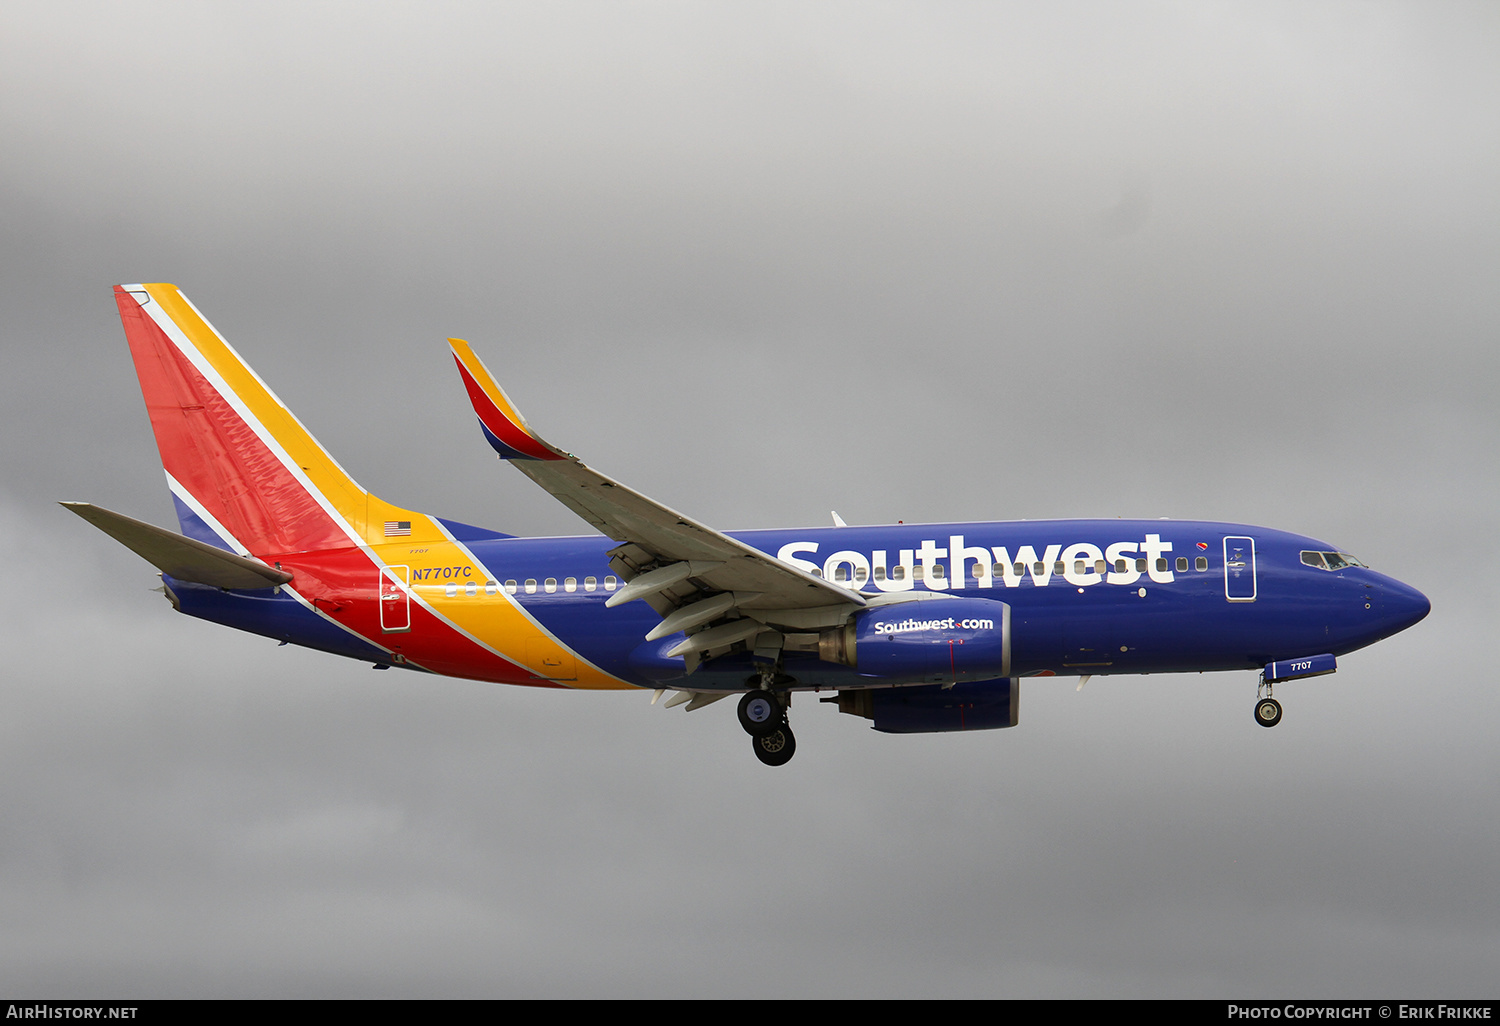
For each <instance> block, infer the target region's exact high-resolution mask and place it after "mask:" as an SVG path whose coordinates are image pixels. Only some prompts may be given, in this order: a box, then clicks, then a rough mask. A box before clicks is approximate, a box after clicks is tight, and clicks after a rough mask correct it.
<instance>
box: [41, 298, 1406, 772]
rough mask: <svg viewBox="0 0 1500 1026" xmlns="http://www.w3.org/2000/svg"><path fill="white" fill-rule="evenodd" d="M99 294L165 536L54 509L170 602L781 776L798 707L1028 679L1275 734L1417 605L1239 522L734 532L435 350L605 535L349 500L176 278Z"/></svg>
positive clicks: (516, 456)
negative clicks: (114, 330) (1286, 711)
mask: <svg viewBox="0 0 1500 1026" xmlns="http://www.w3.org/2000/svg"><path fill="white" fill-rule="evenodd" d="M115 299H116V301H117V303H118V305H119V308H120V317H121V319H122V321H123V322H124V326H125V336H126V339H127V340H128V341H129V343H130V350H131V355H132V356H133V358H134V360H135V367H136V373H137V374H138V376H139V378H140V383H141V391H142V392H143V393H144V396H145V400H146V409H147V411H148V413H149V414H150V417H151V427H152V429H153V431H154V432H155V434H156V443H157V447H158V449H159V450H160V452H161V459H162V464H163V466H164V467H165V469H166V473H167V484H168V487H169V488H170V489H171V493H172V498H173V501H174V503H175V505H176V508H177V517H178V521H179V524H180V526H181V533H178V532H174V531H169V530H165V529H163V528H159V527H154V526H152V525H150V524H146V523H142V522H141V521H138V520H134V519H131V518H130V517H126V516H122V515H121V514H118V513H113V512H111V511H109V510H106V509H103V508H101V507H98V506H94V505H91V504H89V503H64V505H66V506H67V507H68V508H69V509H71V510H72V511H73V512H75V513H77V514H78V515H79V516H81V517H83V518H84V519H85V520H88V521H89V522H90V523H92V524H94V525H95V526H97V527H99V528H100V529H101V530H103V531H105V532H106V533H108V534H109V535H111V536H112V537H114V538H116V539H117V540H119V541H120V542H122V543H124V544H125V545H127V546H128V547H130V548H131V549H132V550H134V551H135V552H137V553H139V554H140V555H141V556H144V557H145V558H146V559H147V560H148V561H150V562H151V563H152V564H153V565H155V566H156V567H157V568H158V569H159V570H160V571H161V579H162V583H163V584H164V585H165V591H166V595H167V598H168V599H169V600H170V601H171V603H172V605H173V607H174V608H176V609H177V610H179V611H180V612H183V613H187V614H188V615H190V616H197V617H202V618H203V619H206V620H213V621H215V622H218V623H222V624H226V625H228V626H230V627H236V628H238V629H240V630H244V631H250V632H252V633H255V634H262V635H265V636H266V637H269V638H275V639H277V640H278V641H282V642H290V643H292V644H297V645H305V646H307V647H309V648H316V649H321V650H323V651H325V652H332V653H334V654H336V655H342V656H348V657H350V658H352V659H361V660H365V661H367V662H369V663H371V664H373V665H374V666H375V667H376V668H377V669H385V668H387V667H391V666H396V667H401V668H402V669H408V670H420V671H423V672H427V673H438V674H446V675H448V676H453V677H467V678H470V679H473V680H481V681H492V682H496V683H505V684H526V685H533V686H538V687H564V688H601V689H602V688H611V689H645V690H650V691H653V692H655V693H656V694H657V695H658V696H660V695H661V694H662V693H663V692H665V691H667V690H671V691H674V692H676V694H675V695H674V696H673V697H672V699H670V700H669V701H668V703H667V704H669V705H675V704H681V703H684V702H685V703H687V706H688V708H689V709H695V708H698V707H701V706H703V705H707V704H708V703H710V702H713V701H716V700H718V699H720V698H724V697H726V696H729V695H739V696H740V699H739V720H740V724H741V725H742V726H743V727H744V729H745V731H746V733H748V734H749V735H750V737H751V740H752V746H753V748H754V751H755V754H756V756H757V757H759V759H760V760H761V761H762V762H764V763H766V764H768V765H773V766H778V765H782V764H783V763H785V762H787V760H789V759H790V758H791V757H792V753H793V751H794V749H795V744H796V742H795V740H794V738H793V736H792V731H791V727H790V725H789V724H788V720H787V710H788V708H789V706H790V704H791V698H792V695H793V694H795V693H797V692H807V691H811V692H826V693H827V695H826V697H824V698H823V699H822V701H825V702H832V703H835V704H836V705H837V707H838V709H839V711H841V712H845V713H851V714H853V715H856V716H862V717H865V718H867V719H869V720H871V721H872V725H873V727H874V728H875V729H876V730H880V731H887V732H893V733H915V732H931V731H953V730H986V729H991V728H997V727H1012V726H1015V725H1016V722H1017V719H1018V711H1019V709H1018V703H1019V698H1020V681H1021V680H1022V678H1025V677H1047V676H1053V675H1059V674H1061V675H1065V676H1079V677H1083V678H1087V677H1090V676H1094V675H1104V674H1119V673H1171V672H1187V671H1204V670H1260V671H1261V676H1260V682H1259V690H1258V696H1257V701H1256V704H1255V718H1256V720H1257V721H1258V722H1259V723H1261V724H1263V725H1264V726H1268V727H1270V726H1274V725H1275V724H1276V723H1277V722H1279V721H1280V719H1281V705H1280V703H1278V702H1277V700H1276V699H1275V698H1274V697H1273V696H1272V686H1273V685H1274V684H1277V683H1280V682H1282V681H1288V680H1295V679H1298V678H1301V677H1311V676H1316V675H1319V674H1324V673H1332V672H1333V671H1334V670H1335V668H1336V658H1337V657H1338V656H1340V655H1342V654H1344V653H1346V652H1352V651H1354V650H1355V649H1358V648H1363V647H1364V646H1366V645H1369V644H1372V643H1374V642H1376V641H1379V640H1380V639H1382V638H1385V637H1389V636H1390V635H1392V634H1395V633H1396V632H1397V631H1400V630H1404V629H1405V628H1407V627H1410V626H1411V625H1412V624H1414V623H1416V622H1417V621H1418V620H1420V619H1422V617H1424V616H1426V615H1427V612H1428V608H1429V607H1428V602H1427V599H1426V598H1424V597H1423V596H1422V595H1421V594H1420V593H1419V592H1417V591H1416V590H1415V589H1413V588H1410V587H1408V586H1406V585H1404V584H1402V583H1400V582H1399V581H1395V580H1393V579H1391V578H1389V577H1386V576H1384V575H1382V574H1379V573H1376V572H1375V571H1374V570H1371V569H1368V568H1367V567H1366V566H1365V565H1364V564H1363V563H1361V562H1360V561H1359V560H1357V559H1355V558H1354V557H1353V556H1351V555H1349V554H1348V553H1346V552H1341V551H1340V550H1339V549H1338V547H1337V546H1334V545H1329V544H1326V543H1324V542H1321V541H1316V540H1314V539H1312V538H1303V537H1300V536H1298V535H1294V534H1287V533H1286V532H1283V531H1271V530H1266V529H1264V528H1259V527H1248V526H1245V525H1243V524H1218V523H1203V522H1195V521H1177V520H1148V521H1131V520H1056V521H1027V522H1020V523H1014V522H1013V523H1005V522H1001V523H960V524H896V525H887V526H881V527H847V526H845V525H844V524H843V522H842V521H840V520H838V519H837V517H835V523H836V526H833V527H823V528H818V529H809V530H798V531H741V532H735V533H723V532H720V531H716V530H714V529H713V528H710V527H707V526H705V525H703V524H700V523H698V522H697V521H695V520H693V519H691V518H690V517H687V516H684V515H682V514H681V513H677V512H675V511H673V510H671V509H668V508H667V507H665V506H663V505H661V504H659V503H657V502H654V501H653V500H651V499H648V498H646V497H645V496H644V495H641V494H640V493H639V492H635V491H632V490H631V489H630V488H628V487H626V486H625V485H623V484H621V483H619V482H618V481H614V480H612V479H611V478H608V477H605V476H604V475H603V474H601V473H599V472H598V471H596V470H594V469H592V468H591V467H589V466H587V465H586V464H584V463H583V462H582V461H581V460H579V459H578V458H577V457H576V456H573V455H572V454H570V453H566V452H564V451H562V450H561V449H558V448H556V447H554V446H552V445H550V444H548V443H547V442H545V441H543V440H542V439H541V438H540V437H539V436H538V435H537V434H536V433H535V432H534V431H532V430H531V429H530V428H529V427H528V426H527V424H526V421H525V420H524V419H523V418H522V417H521V415H520V414H519V413H518V412H517V411H516V409H515V407H514V406H513V405H512V404H511V402H510V400H509V398H507V396H506V394H505V392H504V391H502V390H501V388H500V386H499V385H498V384H497V383H496V382H495V379H494V378H493V377H491V375H490V373H489V371H488V370H487V369H486V368H485V366H484V365H483V364H482V363H480V361H479V359H478V357H476V356H475V355H474V353H473V352H472V351H471V350H470V348H469V346H468V344H467V343H466V342H463V341H460V340H458V339H450V340H449V341H450V344H451V346H452V349H453V356H454V359H455V362H456V363H457V367H458V373H459V376H460V378H461V379H462V383H463V387H464V389H465V390H466V391H467V393H468V396H469V399H470V401H471V402H472V403H473V405H474V410H475V412H476V413H477V414H478V417H479V424H480V427H481V429H482V430H483V432H484V436H485V438H486V439H487V440H488V441H489V443H490V445H491V446H493V447H494V449H495V450H496V451H497V452H498V453H499V454H500V457H501V458H502V459H504V460H507V461H509V462H510V463H511V464H512V465H513V466H515V467H516V469H518V470H520V471H521V472H522V473H523V474H525V475H526V476H527V477H529V478H531V479H532V480H533V481H535V482H536V483H537V484H539V485H541V486H542V487H543V488H545V489H546V490H547V491H548V492H550V493H551V494H552V495H553V496H554V497H555V498H557V500H558V501H559V502H561V503H562V504H563V505H565V506H567V507H568V508H569V509H571V510H572V511H573V512H574V513H577V514H578V515H579V516H580V517H582V518H583V519H584V520H585V521H587V522H588V525H589V527H590V528H591V529H592V530H594V531H597V532H598V534H586V535H579V536H575V537H564V538H517V537H512V536H511V535H507V534H501V533H499V532H497V531H491V530H485V529H482V528H478V527H470V526H468V525H466V524H460V523H456V522H454V521H451V520H444V519H440V518H438V517H434V516H428V515H426V514H422V513H416V512H413V511H411V510H407V509H401V508H399V507H396V506H393V505H391V504H390V503H388V502H385V501H384V500H382V499H378V498H376V497H375V496H374V495H371V494H370V493H369V492H367V491H365V490H364V489H363V488H361V487H360V486H359V485H358V484H356V483H355V482H354V480H353V479H352V478H351V477H350V476H349V475H348V474H347V473H346V472H345V471H344V469H343V468H342V467H341V466H339V464H338V463H337V462H336V461H335V460H334V459H333V457H332V456H330V455H329V454H328V453H327V452H326V451H325V450H324V449H323V448H322V446H320V445H319V444H318V443H317V442H316V441H315V440H314V439H313V437H312V436H311V435H310V434H309V433H308V432H307V429H306V428H304V427H303V426H302V424H301V423H300V422H299V421H298V420H297V418H296V417H294V416H293V415H292V413H291V412H290V411H289V410H288V409H287V408H286V407H285V406H284V405H283V404H282V403H281V401H280V400H279V399H277V398H276V396H275V395H274V394H273V393H272V392H271V390H270V389H269V388H268V387H267V386H266V384H265V382H263V381H262V380H261V379H260V378H259V377H258V376H257V375H256V374H255V372H254V371H253V370H251V369H250V367H249V366H248V365H247V364H246V363H245V362H244V361H243V360H242V359H241V358H240V356H239V354H238V353H236V352H235V350H234V349H232V348H231V347H230V345H229V343H228V342H226V341H225V340H224V338H223V337H222V336H221V335H219V333H218V332H217V331H215V330H214V328H213V327H212V325H210V324H209V323H208V321H206V320H205V319H204V318H203V316H202V315H201V314H199V312H198V310H197V308H196V307H194V306H193V305H192V303H190V302H189V301H188V299H187V297H185V296H184V295H183V294H182V293H181V292H180V291H178V289H177V288H176V286H173V285H121V286H118V287H116V289H115ZM653 701H654V699H653Z"/></svg>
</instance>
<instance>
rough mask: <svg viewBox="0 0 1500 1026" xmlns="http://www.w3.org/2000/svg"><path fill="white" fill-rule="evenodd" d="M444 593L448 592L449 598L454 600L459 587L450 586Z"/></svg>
mask: <svg viewBox="0 0 1500 1026" xmlns="http://www.w3.org/2000/svg"><path fill="white" fill-rule="evenodd" d="M443 591H445V592H447V594H448V597H449V598H452V597H453V596H455V595H457V594H458V585H456V584H450V585H448V586H447V587H446V588H444V589H443Z"/></svg>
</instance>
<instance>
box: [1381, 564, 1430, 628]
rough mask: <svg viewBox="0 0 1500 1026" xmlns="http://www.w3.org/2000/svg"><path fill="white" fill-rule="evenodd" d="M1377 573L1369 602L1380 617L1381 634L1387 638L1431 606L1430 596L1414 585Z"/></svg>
mask: <svg viewBox="0 0 1500 1026" xmlns="http://www.w3.org/2000/svg"><path fill="white" fill-rule="evenodd" d="M1374 576H1375V580H1374V581H1373V582H1372V583H1371V585H1370V604H1371V606H1372V607H1373V608H1372V610H1371V611H1372V612H1373V613H1375V615H1376V617H1377V618H1378V620H1379V624H1380V636H1381V637H1383V638H1388V637H1390V636H1391V635H1392V634H1396V633H1399V632H1400V631H1404V630H1406V628H1408V627H1410V626H1411V625H1412V624H1414V623H1416V622H1417V621H1419V620H1421V619H1422V617H1424V616H1426V615H1427V614H1428V613H1429V612H1430V611H1431V610H1432V603H1431V602H1428V601H1427V596H1426V595H1423V594H1422V593H1421V592H1420V591H1418V590H1417V589H1416V588H1413V587H1412V586H1411V585H1409V584H1402V583H1401V582H1400V581H1398V580H1396V579H1395V578H1392V577H1386V576H1384V575H1382V574H1376V575H1374Z"/></svg>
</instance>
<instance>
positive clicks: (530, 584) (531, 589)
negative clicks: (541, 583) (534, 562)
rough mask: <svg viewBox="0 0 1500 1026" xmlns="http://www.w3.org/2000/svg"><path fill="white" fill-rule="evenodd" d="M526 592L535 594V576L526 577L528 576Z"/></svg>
mask: <svg viewBox="0 0 1500 1026" xmlns="http://www.w3.org/2000/svg"><path fill="white" fill-rule="evenodd" d="M526 594H528V595H535V594H536V578H535V577H528V578H526Z"/></svg>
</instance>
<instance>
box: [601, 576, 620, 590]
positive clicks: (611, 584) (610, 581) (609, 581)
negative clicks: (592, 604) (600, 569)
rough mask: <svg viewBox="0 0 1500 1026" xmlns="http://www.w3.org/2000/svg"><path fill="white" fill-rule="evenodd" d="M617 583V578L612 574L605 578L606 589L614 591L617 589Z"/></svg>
mask: <svg viewBox="0 0 1500 1026" xmlns="http://www.w3.org/2000/svg"><path fill="white" fill-rule="evenodd" d="M617 583H619V582H618V581H616V580H615V578H614V575H613V574H611V575H610V576H608V577H606V578H604V590H605V591H614V590H615V585H616V584H617Z"/></svg>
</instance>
